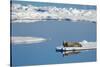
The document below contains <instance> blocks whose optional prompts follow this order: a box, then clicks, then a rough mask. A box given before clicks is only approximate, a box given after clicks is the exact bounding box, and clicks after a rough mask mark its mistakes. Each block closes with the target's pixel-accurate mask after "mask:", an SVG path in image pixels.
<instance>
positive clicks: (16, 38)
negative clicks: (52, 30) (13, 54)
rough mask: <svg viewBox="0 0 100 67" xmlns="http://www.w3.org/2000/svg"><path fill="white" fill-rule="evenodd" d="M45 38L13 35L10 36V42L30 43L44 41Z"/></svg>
mask: <svg viewBox="0 0 100 67" xmlns="http://www.w3.org/2000/svg"><path fill="white" fill-rule="evenodd" d="M45 41H46V39H45V38H40V37H24V36H13V37H11V43H12V44H32V43H41V42H45Z"/></svg>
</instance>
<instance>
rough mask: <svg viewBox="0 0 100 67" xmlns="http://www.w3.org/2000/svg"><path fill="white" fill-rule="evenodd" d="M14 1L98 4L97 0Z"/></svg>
mask: <svg viewBox="0 0 100 67" xmlns="http://www.w3.org/2000/svg"><path fill="white" fill-rule="evenodd" d="M13 1H36V2H55V3H70V4H83V5H97V0H13Z"/></svg>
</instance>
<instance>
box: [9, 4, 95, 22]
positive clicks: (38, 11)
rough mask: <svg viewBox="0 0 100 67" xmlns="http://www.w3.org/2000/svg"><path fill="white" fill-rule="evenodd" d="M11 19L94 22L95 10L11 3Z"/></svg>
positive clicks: (17, 20) (16, 20)
mask: <svg viewBox="0 0 100 67" xmlns="http://www.w3.org/2000/svg"><path fill="white" fill-rule="evenodd" d="M11 10H12V12H11V17H12V18H11V20H12V23H13V22H23V21H24V22H25V23H26V22H27V21H28V22H29V23H30V22H36V21H43V20H48V19H49V20H52V19H56V20H66V21H69V20H70V21H90V22H96V17H97V12H96V10H84V9H77V8H58V7H55V6H52V7H51V6H44V7H36V6H33V5H27V6H24V5H21V4H12V9H11Z"/></svg>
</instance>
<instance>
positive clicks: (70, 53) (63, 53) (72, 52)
mask: <svg viewBox="0 0 100 67" xmlns="http://www.w3.org/2000/svg"><path fill="white" fill-rule="evenodd" d="M56 52H59V53H61V54H62V56H63V57H64V56H70V55H74V54H79V53H80V51H63V50H56Z"/></svg>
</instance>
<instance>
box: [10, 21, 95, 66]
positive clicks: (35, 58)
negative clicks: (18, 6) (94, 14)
mask: <svg viewBox="0 0 100 67" xmlns="http://www.w3.org/2000/svg"><path fill="white" fill-rule="evenodd" d="M11 33H12V36H31V37H43V38H46V39H48V40H47V41H46V42H42V43H37V44H28V45H25V44H19V45H12V64H13V65H14V66H22V65H40V64H58V63H73V62H90V61H96V50H89V51H82V52H81V53H79V54H74V55H70V56H64V57H63V55H62V54H61V53H59V52H56V50H55V48H56V47H57V46H59V45H61V44H62V42H63V41H64V40H66V41H83V40H87V41H96V24H95V23H89V22H83V23H80V22H71V21H70V22H69V21H56V20H50V21H42V22H36V23H13V24H12V32H11Z"/></svg>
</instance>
